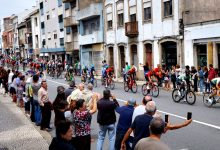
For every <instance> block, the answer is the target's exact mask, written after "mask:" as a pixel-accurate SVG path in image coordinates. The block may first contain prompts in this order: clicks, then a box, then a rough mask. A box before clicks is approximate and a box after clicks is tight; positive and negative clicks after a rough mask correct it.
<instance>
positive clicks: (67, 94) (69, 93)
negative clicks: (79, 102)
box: [65, 81, 76, 99]
mask: <svg viewBox="0 0 220 150" xmlns="http://www.w3.org/2000/svg"><path fill="white" fill-rule="evenodd" d="M75 87H76V84H75V81H72V82H71V83H70V86H69V88H68V89H66V90H65V96H66V99H67V97H68V96H70V95H71V93H72V92H73V91H74V89H75Z"/></svg>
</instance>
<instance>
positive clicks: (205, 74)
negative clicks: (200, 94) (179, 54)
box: [203, 66, 210, 92]
mask: <svg viewBox="0 0 220 150" xmlns="http://www.w3.org/2000/svg"><path fill="white" fill-rule="evenodd" d="M203 74H204V83H205V92H210V84H209V80H208V68H207V67H206V66H204V67H203Z"/></svg>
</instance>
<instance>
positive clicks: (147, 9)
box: [143, 1, 151, 21]
mask: <svg viewBox="0 0 220 150" xmlns="http://www.w3.org/2000/svg"><path fill="white" fill-rule="evenodd" d="M143 8H144V21H148V20H151V1H149V2H145V3H144V4H143Z"/></svg>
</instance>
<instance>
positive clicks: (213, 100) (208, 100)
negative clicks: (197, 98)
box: [203, 89, 220, 107]
mask: <svg viewBox="0 0 220 150" xmlns="http://www.w3.org/2000/svg"><path fill="white" fill-rule="evenodd" d="M214 90H216V89H212V90H211V92H209V93H204V94H203V103H204V105H205V106H207V107H212V106H213V105H215V104H217V103H220V96H219V95H216V96H212V97H211V98H210V96H211V95H212V94H213V93H214ZM217 92H218V91H217Z"/></svg>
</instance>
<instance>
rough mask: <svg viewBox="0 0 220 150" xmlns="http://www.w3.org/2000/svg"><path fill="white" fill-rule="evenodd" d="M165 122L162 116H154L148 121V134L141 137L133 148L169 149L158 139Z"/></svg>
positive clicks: (149, 149)
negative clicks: (145, 136) (146, 136)
mask: <svg viewBox="0 0 220 150" xmlns="http://www.w3.org/2000/svg"><path fill="white" fill-rule="evenodd" d="M165 126H166V124H165V122H164V121H163V119H162V118H160V117H156V118H154V119H153V120H151V122H150V136H149V137H148V138H143V139H141V140H140V141H139V142H138V143H137V145H136V146H135V150H145V149H146V147H147V149H148V150H155V149H158V150H170V149H169V148H168V146H167V145H166V144H164V143H163V142H161V141H160V138H161V135H162V134H163V133H164V130H165Z"/></svg>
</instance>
